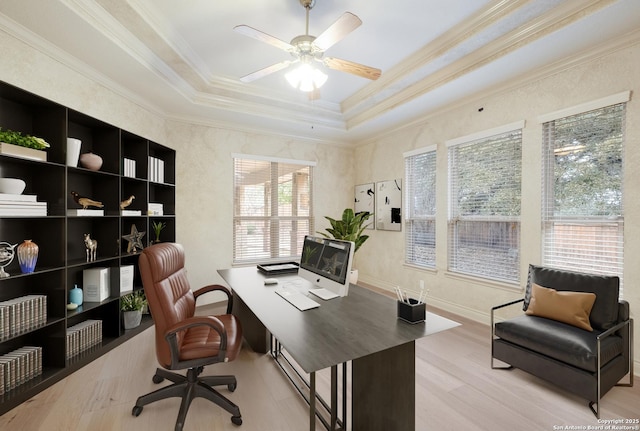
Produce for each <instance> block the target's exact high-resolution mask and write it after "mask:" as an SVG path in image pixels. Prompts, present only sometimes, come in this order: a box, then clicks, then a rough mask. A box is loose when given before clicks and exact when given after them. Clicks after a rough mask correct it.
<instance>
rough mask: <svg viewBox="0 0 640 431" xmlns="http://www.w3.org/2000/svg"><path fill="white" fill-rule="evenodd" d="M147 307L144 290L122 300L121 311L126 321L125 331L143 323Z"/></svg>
mask: <svg viewBox="0 0 640 431" xmlns="http://www.w3.org/2000/svg"><path fill="white" fill-rule="evenodd" d="M146 305H147V298H146V297H145V296H144V291H143V290H142V289H140V290H136V291H135V292H132V293H130V294H128V295H125V296H123V297H122V298H120V310H121V311H122V316H123V319H124V329H133V328H135V327H137V326H139V325H140V322H141V321H142V309H143V308H144V307H145V306H146Z"/></svg>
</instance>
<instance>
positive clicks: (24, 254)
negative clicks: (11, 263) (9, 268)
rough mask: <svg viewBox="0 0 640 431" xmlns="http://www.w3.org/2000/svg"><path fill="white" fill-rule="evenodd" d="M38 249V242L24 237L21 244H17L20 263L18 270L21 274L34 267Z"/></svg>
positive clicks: (28, 271) (31, 270)
mask: <svg viewBox="0 0 640 431" xmlns="http://www.w3.org/2000/svg"><path fill="white" fill-rule="evenodd" d="M38 250H39V248H38V244H36V243H35V242H33V241H31V240H30V239H25V240H24V241H23V242H22V244H20V245H19V246H18V248H17V254H18V263H19V264H20V271H22V273H23V274H29V273H30V272H33V271H34V270H35V269H36V262H37V261H38Z"/></svg>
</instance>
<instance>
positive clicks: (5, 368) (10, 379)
mask: <svg viewBox="0 0 640 431" xmlns="http://www.w3.org/2000/svg"><path fill="white" fill-rule="evenodd" d="M40 374H42V347H34V346H24V347H21V348H19V349H17V350H14V351H12V352H9V353H6V354H4V355H2V356H0V394H4V393H5V392H8V391H10V390H12V389H14V388H15V387H16V386H20V385H21V384H23V383H25V382H27V381H29V380H31V379H33V378H34V377H36V376H39V375H40Z"/></svg>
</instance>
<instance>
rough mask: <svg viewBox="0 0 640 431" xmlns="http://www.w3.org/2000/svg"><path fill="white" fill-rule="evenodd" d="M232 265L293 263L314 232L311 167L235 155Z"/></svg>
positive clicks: (298, 163) (304, 163) (287, 161)
mask: <svg viewBox="0 0 640 431" xmlns="http://www.w3.org/2000/svg"><path fill="white" fill-rule="evenodd" d="M233 163H234V181H233V206H234V211H233V225H234V229H233V262H234V263H236V264H237V263H250V262H269V261H281V260H287V259H296V258H298V257H299V256H300V254H301V252H302V242H303V240H304V236H305V235H308V234H310V233H311V232H313V199H312V190H313V163H312V162H300V161H292V160H280V159H272V158H266V157H254V156H247V155H234V159H233Z"/></svg>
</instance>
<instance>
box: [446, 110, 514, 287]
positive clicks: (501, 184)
mask: <svg viewBox="0 0 640 431" xmlns="http://www.w3.org/2000/svg"><path fill="white" fill-rule="evenodd" d="M523 127H524V122H519V123H516V124H511V125H508V126H504V127H501V128H499V129H493V130H491V131H487V132H484V133H481V134H478V135H473V136H469V137H464V138H459V139H455V140H453V141H450V142H448V143H447V146H448V147H449V178H450V182H449V187H450V194H449V196H450V198H449V199H450V211H449V226H448V237H449V241H448V245H449V270H450V271H452V272H457V273H461V274H466V275H472V276H478V277H483V278H488V279H494V280H499V281H504V282H509V283H517V282H518V281H519V278H520V269H519V268H520V201H521V198H520V196H521V186H520V180H521V171H522V128H523Z"/></svg>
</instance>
